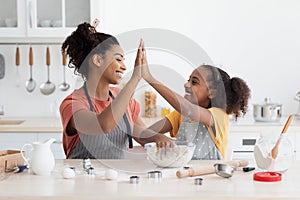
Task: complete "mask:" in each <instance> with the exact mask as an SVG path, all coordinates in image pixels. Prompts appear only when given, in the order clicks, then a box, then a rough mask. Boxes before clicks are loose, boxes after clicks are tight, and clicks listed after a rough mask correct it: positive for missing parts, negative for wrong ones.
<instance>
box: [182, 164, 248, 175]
mask: <svg viewBox="0 0 300 200" xmlns="http://www.w3.org/2000/svg"><path fill="white" fill-rule="evenodd" d="M217 163H223V164H228V165H231V166H232V167H234V168H237V167H246V166H247V165H248V164H249V163H248V161H247V160H231V161H225V162H223V161H220V162H217ZM215 172H216V170H215V167H214V164H212V165H206V166H199V167H191V168H189V169H183V170H179V171H177V172H176V176H177V177H178V178H184V177H188V176H201V175H206V174H214V173H215Z"/></svg>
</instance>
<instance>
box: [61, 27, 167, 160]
mask: <svg viewBox="0 0 300 200" xmlns="http://www.w3.org/2000/svg"><path fill="white" fill-rule="evenodd" d="M62 50H63V51H65V52H66V53H67V55H68V56H69V58H70V61H69V67H73V68H74V70H75V72H76V73H79V74H81V76H82V77H83V79H84V80H85V82H84V85H83V86H82V87H81V88H79V89H77V90H74V91H73V92H72V93H71V94H70V95H68V96H67V97H66V98H65V99H64V100H63V102H62V103H61V106H60V113H61V120H62V124H63V146H64V150H65V154H66V156H67V158H73V159H74V158H97V159H119V158H124V156H125V149H126V146H127V144H128V143H129V145H130V147H132V138H134V139H135V140H136V141H137V142H139V143H140V144H142V145H143V144H145V143H147V142H153V141H154V142H155V141H166V142H167V143H169V141H170V139H169V138H168V137H166V136H164V137H162V136H161V135H160V134H152V136H150V137H145V138H140V132H141V130H142V129H144V128H145V125H144V123H143V122H142V120H141V119H140V117H139V112H140V105H139V103H138V102H137V101H136V100H135V99H133V98H132V95H133V94H134V91H135V89H136V86H137V84H138V83H139V81H140V79H141V66H142V65H143V64H144V62H143V59H142V58H143V42H142V40H141V42H140V45H139V49H138V52H137V56H136V60H135V67H134V71H133V74H132V77H131V79H130V80H129V81H128V82H127V84H126V86H124V88H123V89H122V90H120V89H118V88H116V87H111V85H115V84H119V83H120V81H121V80H122V76H123V74H124V72H125V70H126V69H127V68H126V66H125V64H124V52H123V50H122V48H121V47H120V45H119V43H118V41H117V39H116V38H115V37H113V36H111V35H109V34H105V33H100V32H97V31H96V27H95V26H91V25H90V24H88V23H82V24H80V25H79V26H78V27H77V30H76V31H74V32H73V33H72V34H71V35H70V36H68V37H67V39H66V40H65V41H64V43H63V45H62Z"/></svg>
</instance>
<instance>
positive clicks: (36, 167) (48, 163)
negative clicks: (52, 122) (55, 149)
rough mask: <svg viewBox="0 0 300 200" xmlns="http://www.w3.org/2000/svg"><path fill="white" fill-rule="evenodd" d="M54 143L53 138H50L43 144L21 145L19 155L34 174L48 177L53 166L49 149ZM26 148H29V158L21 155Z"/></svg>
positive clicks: (52, 158)
mask: <svg viewBox="0 0 300 200" xmlns="http://www.w3.org/2000/svg"><path fill="white" fill-rule="evenodd" d="M54 141H56V140H55V138H50V139H47V140H45V141H44V142H33V143H32V144H24V145H23V147H22V149H21V155H22V157H23V158H24V160H25V162H26V163H27V164H28V165H29V167H30V169H31V170H32V172H33V173H34V174H37V175H42V176H44V175H50V173H51V171H52V170H53V168H54V166H55V160H54V156H53V153H52V151H51V148H50V146H51V144H52V143H53V142H54ZM26 146H31V151H30V154H29V155H30V156H29V157H25V155H24V153H23V152H24V151H23V150H24V148H25V147H26Z"/></svg>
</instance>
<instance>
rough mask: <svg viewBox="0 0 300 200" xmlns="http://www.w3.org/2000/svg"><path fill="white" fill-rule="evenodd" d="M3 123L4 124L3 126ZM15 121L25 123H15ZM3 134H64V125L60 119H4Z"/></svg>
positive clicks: (0, 125) (1, 127) (0, 130)
mask: <svg viewBox="0 0 300 200" xmlns="http://www.w3.org/2000/svg"><path fill="white" fill-rule="evenodd" d="M1 121H3V122H4V123H3V124H1ZM15 121H24V122H22V123H19V122H18V123H13V122H15ZM6 122H7V123H6ZM5 123H6V124H5ZM9 123H10V124H9ZM1 132H5V133H8V132H14V133H17V132H24V133H28V132H30V133H34V132H39V133H43V132H47V133H53V132H54V133H56V132H58V133H62V125H61V121H60V118H2V119H0V133H1Z"/></svg>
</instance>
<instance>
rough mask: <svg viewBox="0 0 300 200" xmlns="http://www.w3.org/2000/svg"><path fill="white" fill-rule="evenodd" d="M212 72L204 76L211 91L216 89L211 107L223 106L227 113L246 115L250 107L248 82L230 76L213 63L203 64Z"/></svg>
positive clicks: (237, 115) (236, 115)
mask: <svg viewBox="0 0 300 200" xmlns="http://www.w3.org/2000/svg"><path fill="white" fill-rule="evenodd" d="M202 67H204V68H205V69H207V70H209V71H210V72H211V73H212V74H211V77H204V78H205V79H206V81H207V84H208V88H209V90H210V91H214V92H213V94H214V97H213V98H212V99H211V107H218V108H222V109H224V110H225V111H226V113H227V114H233V116H234V118H235V119H237V118H238V117H240V116H241V115H245V114H246V112H247V109H248V100H249V98H250V89H249V87H248V85H247V84H246V82H245V81H244V80H242V79H240V78H238V77H233V78H230V76H229V75H228V74H227V73H226V72H225V71H223V70H222V69H220V68H217V67H213V66H211V65H202Z"/></svg>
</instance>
